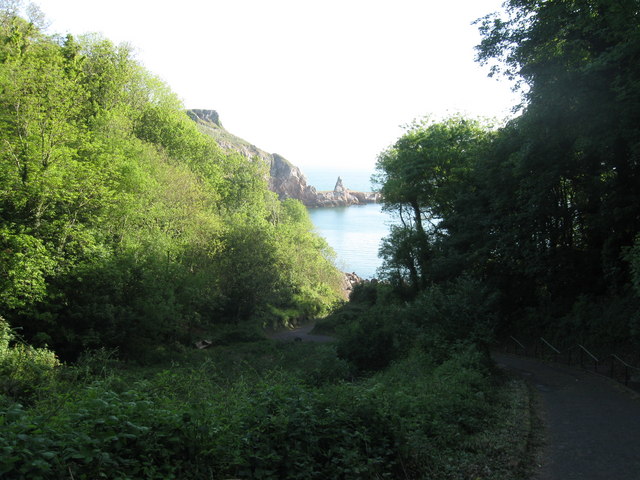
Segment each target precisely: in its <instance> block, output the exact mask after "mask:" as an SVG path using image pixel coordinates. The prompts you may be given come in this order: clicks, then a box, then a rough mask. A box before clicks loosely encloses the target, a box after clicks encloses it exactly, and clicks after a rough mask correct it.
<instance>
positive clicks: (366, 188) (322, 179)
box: [303, 169, 394, 279]
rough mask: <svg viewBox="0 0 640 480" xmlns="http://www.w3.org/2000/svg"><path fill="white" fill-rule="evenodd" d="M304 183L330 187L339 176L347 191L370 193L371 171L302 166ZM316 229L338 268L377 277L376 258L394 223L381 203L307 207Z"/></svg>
mask: <svg viewBox="0 0 640 480" xmlns="http://www.w3.org/2000/svg"><path fill="white" fill-rule="evenodd" d="M303 173H304V175H305V177H306V178H307V184H309V185H313V186H314V187H316V189H318V190H333V188H334V187H335V184H336V181H337V179H338V176H340V177H341V178H342V181H343V184H344V186H345V187H346V188H348V189H349V190H354V191H361V192H370V191H372V186H371V184H370V182H369V178H370V177H371V174H372V172H366V171H361V170H360V171H358V170H344V171H336V170H333V169H332V170H330V171H329V170H327V169H305V170H303ZM308 211H309V216H310V217H311V221H312V222H313V225H314V227H315V229H316V232H317V233H318V234H319V235H320V236H322V237H324V238H325V240H327V242H328V243H329V245H330V246H331V247H332V248H333V250H335V252H336V255H337V265H336V266H337V267H338V268H339V269H340V270H342V271H343V272H352V273H355V274H357V275H358V276H359V277H362V278H369V279H370V278H376V277H377V273H376V270H377V269H378V267H379V266H380V265H381V263H382V260H381V259H380V258H379V257H378V250H379V248H380V242H381V241H382V239H383V238H384V237H386V236H387V235H388V234H389V227H390V225H391V224H392V223H393V222H394V219H393V217H392V215H391V214H389V213H387V212H383V211H382V205H381V204H379V203H371V204H367V205H352V206H350V207H331V208H309V209H308Z"/></svg>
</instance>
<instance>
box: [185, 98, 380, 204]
mask: <svg viewBox="0 0 640 480" xmlns="http://www.w3.org/2000/svg"><path fill="white" fill-rule="evenodd" d="M187 114H188V115H189V117H190V118H191V119H192V120H193V121H195V122H196V123H197V124H198V126H199V127H200V130H201V131H202V132H204V133H206V134H207V135H210V136H211V137H213V138H214V139H215V140H216V142H217V143H218V145H220V147H222V148H223V149H224V150H227V151H232V152H237V153H239V154H241V155H242V156H244V157H246V158H247V159H249V160H250V161H261V162H264V163H266V164H267V165H269V179H268V181H269V189H270V190H271V191H273V192H275V193H277V194H278V197H280V199H281V200H284V199H287V198H295V199H297V200H300V201H301V202H302V203H303V204H304V205H306V206H307V207H343V206H350V205H361V204H365V203H374V202H377V201H379V194H377V193H369V192H352V191H350V190H349V189H347V188H345V187H344V185H343V184H342V179H341V178H340V177H338V181H337V182H336V186H335V188H334V190H333V191H332V192H318V191H317V190H316V188H315V187H313V186H311V185H307V179H306V178H305V176H304V175H303V174H302V172H301V171H300V169H299V168H298V167H296V166H295V165H293V164H292V163H291V162H289V161H288V160H287V159H285V158H284V157H282V156H280V155H278V154H277V153H267V152H265V151H264V150H261V149H259V148H258V147H256V146H255V145H252V144H250V143H249V142H247V141H245V140H243V139H241V138H239V137H236V136H235V135H233V134H231V133H229V132H228V131H227V130H225V129H224V127H223V126H222V124H221V123H220V117H219V115H218V112H216V111H215V110H200V109H198V110H189V111H187Z"/></svg>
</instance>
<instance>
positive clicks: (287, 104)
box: [35, 0, 518, 173]
mask: <svg viewBox="0 0 640 480" xmlns="http://www.w3.org/2000/svg"><path fill="white" fill-rule="evenodd" d="M35 3H37V4H38V5H39V6H40V8H41V9H42V11H43V13H44V14H45V16H46V19H47V20H48V22H49V24H50V26H49V28H48V30H47V32H48V33H52V34H53V33H58V34H66V33H72V34H74V35H76V36H77V35H80V34H83V33H89V32H98V33H102V34H103V35H104V36H105V37H107V38H109V39H110V40H112V41H113V42H114V43H122V42H126V43H128V44H130V45H131V46H132V47H133V48H134V51H135V53H136V58H137V60H138V61H139V62H140V63H142V64H143V65H144V66H145V67H146V68H147V69H148V70H150V71H151V72H153V73H154V74H156V75H157V76H159V77H160V78H161V79H162V80H164V81H165V82H166V83H167V84H168V85H169V86H170V87H171V89H172V90H173V91H174V92H176V93H177V94H178V96H179V97H180V98H181V99H182V100H183V101H184V104H185V106H186V107H187V108H204V109H212V110H217V111H218V113H219V115H220V120H221V122H222V124H223V125H224V127H225V128H226V129H227V130H229V131H230V132H231V133H233V134H235V135H238V136H240V137H242V138H244V139H245V140H247V141H249V142H251V143H253V144H254V145H256V146H258V147H259V148H262V149H263V150H266V151H268V152H272V153H274V152H275V153H279V154H280V155H282V156H284V157H285V158H287V159H288V160H290V161H291V162H292V163H294V164H295V165H297V166H299V167H300V168H301V169H302V170H303V172H304V170H305V168H316V169H317V168H320V167H322V168H326V169H328V170H335V171H338V173H339V172H340V171H341V170H367V171H371V172H372V171H373V170H374V166H375V162H376V158H377V156H378V154H379V153H380V152H381V151H382V150H384V149H385V148H387V147H388V146H389V145H391V144H393V143H394V142H395V140H396V139H397V138H398V137H399V136H400V135H402V132H403V128H402V126H403V125H407V124H409V123H410V122H411V121H412V120H414V119H417V118H421V117H423V116H425V115H431V116H433V117H435V118H442V117H444V116H446V115H448V114H453V113H463V114H466V115H470V116H486V117H495V118H498V119H503V118H505V117H507V116H509V115H510V112H511V108H512V106H513V105H515V104H516V103H517V101H518V96H517V94H515V93H513V92H512V91H511V85H510V84H509V83H508V82H507V81H506V80H504V79H501V80H497V79H495V78H488V77H487V73H488V68H487V67H483V66H481V65H479V64H478V63H476V62H475V61H474V56H475V51H474V46H475V45H477V44H478V43H479V42H480V35H479V33H478V29H477V25H472V22H473V21H474V20H475V19H477V18H479V17H482V16H484V15H486V14H489V13H491V12H494V11H497V10H499V8H500V5H501V3H502V0H321V1H318V0H206V1H205V0H180V1H176V0H173V1H165V0H109V1H94V0H36V2H35Z"/></svg>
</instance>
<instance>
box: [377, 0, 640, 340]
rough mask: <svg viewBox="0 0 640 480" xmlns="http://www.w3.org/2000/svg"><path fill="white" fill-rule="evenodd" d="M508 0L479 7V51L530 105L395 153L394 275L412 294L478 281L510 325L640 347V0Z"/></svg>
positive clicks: (388, 177)
mask: <svg viewBox="0 0 640 480" xmlns="http://www.w3.org/2000/svg"><path fill="white" fill-rule="evenodd" d="M505 6H506V13H505V14H504V16H500V15H497V14H496V15H490V16H487V17H485V18H484V19H481V20H480V30H481V32H482V34H483V41H482V43H481V44H480V45H479V46H478V59H479V60H480V61H481V62H484V63H487V64H491V65H492V72H493V73H500V72H502V73H504V74H506V75H507V76H509V77H510V78H513V79H516V80H518V81H519V82H520V85H521V86H522V90H523V106H522V110H521V114H520V115H519V116H518V117H516V118H514V119H512V120H511V121H509V122H508V123H507V124H506V125H505V126H503V127H502V128H499V129H492V128H489V126H487V125H482V124H481V123H478V122H477V121H473V120H469V119H464V118H461V117H452V118H448V119H445V120H443V121H438V122H433V121H432V122H426V123H422V124H416V125H413V126H411V127H410V128H409V130H408V131H407V133H406V134H405V135H404V136H403V137H402V138H400V139H399V140H398V141H397V142H396V144H395V145H393V146H392V147H391V148H390V149H389V150H387V151H385V152H383V153H382V154H381V155H380V157H379V161H378V175H377V179H378V180H379V181H380V183H381V191H382V193H383V196H384V199H385V205H386V207H387V208H389V209H394V210H396V211H399V212H400V213H401V215H402V218H403V222H402V226H401V227H397V228H395V229H394V230H393V232H392V234H391V236H390V237H389V238H388V239H387V240H386V242H385V244H384V246H383V248H382V250H381V254H382V255H383V258H384V259H385V265H384V267H383V270H382V272H381V273H382V274H383V275H384V276H385V277H386V278H388V279H389V280H391V281H392V282H394V284H395V285H396V287H397V288H398V289H399V290H402V291H404V292H405V295H408V296H412V295H416V292H418V291H423V290H425V289H428V288H430V287H431V286H432V285H434V284H436V285H437V284H442V285H446V284H449V283H450V282H456V281H457V279H459V278H464V277H469V278H473V279H475V280H476V281H477V282H479V283H481V284H482V285H484V287H485V289H486V291H487V294H488V295H490V296H491V297H492V298H493V299H494V301H495V312H496V314H497V315H498V318H499V324H498V333H501V334H517V335H519V334H521V333H522V334H524V332H528V333H535V332H537V333H540V332H542V331H545V332H547V333H549V334H550V335H552V336H557V337H558V339H559V341H562V340H567V341H568V340H569V339H574V340H575V339H581V340H585V339H589V340H591V342H592V343H597V344H600V346H604V345H605V344H616V345H618V346H622V345H627V346H632V345H635V346H637V345H638V344H640V329H639V328H638V326H639V325H640V317H639V315H638V311H640V310H639V309H638V307H639V306H640V302H639V298H638V295H637V285H638V280H637V279H638V243H637V241H635V239H636V237H637V235H638V233H639V232H640V198H639V197H638V195H640V163H639V162H638V154H639V150H638V146H639V145H640V129H639V128H638V125H639V124H640V122H639V121H638V120H639V119H638V115H639V112H640V109H639V108H638V105H639V104H640V89H639V88H638V85H639V83H638V82H639V79H640V67H639V66H638V62H637V53H638V48H640V41H639V37H638V32H640V24H639V18H640V17H639V16H638V11H639V8H640V6H639V4H638V2H637V1H621V0H572V1H542V0H510V1H507V2H506V4H505ZM407 213H408V214H407ZM632 285H635V286H636V290H635V291H634V290H633V289H632V288H631V287H632Z"/></svg>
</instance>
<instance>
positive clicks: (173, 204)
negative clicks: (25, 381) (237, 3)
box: [0, 2, 339, 358]
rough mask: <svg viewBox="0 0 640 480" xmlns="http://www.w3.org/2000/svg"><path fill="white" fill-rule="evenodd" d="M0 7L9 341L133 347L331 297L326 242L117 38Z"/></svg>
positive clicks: (293, 310) (276, 315)
mask: <svg viewBox="0 0 640 480" xmlns="http://www.w3.org/2000/svg"><path fill="white" fill-rule="evenodd" d="M14 3H15V2H13V3H11V5H14ZM14 6H15V5H14ZM3 8H4V10H3V11H2V12H0V314H2V315H3V316H4V317H5V318H6V319H7V321H8V322H9V323H10V325H12V326H13V327H15V328H18V327H19V328H21V329H22V330H21V331H20V333H21V335H23V336H24V337H25V338H27V339H30V340H31V341H33V342H35V344H40V345H44V344H45V343H46V344H48V345H50V346H52V347H54V349H55V350H56V352H58V353H59V354H60V355H62V356H64V357H66V358H73V357H76V356H77V355H78V354H79V353H80V352H82V351H83V350H85V349H90V348H97V347H108V348H112V347H118V348H119V349H120V352H121V354H122V355H125V356H133V355H136V356H141V355H145V354H146V353H147V352H150V351H152V350H157V349H158V348H167V347H168V348H172V347H173V345H175V343H176V342H180V341H183V340H188V339H189V336H190V334H191V333H192V332H194V331H196V330H197V331H199V332H201V331H204V330H211V329H215V328H216V327H217V326H218V325H220V324H224V323H228V322H238V321H242V320H246V319H248V318H254V319H255V318H260V319H261V321H262V322H266V323H270V322H274V323H277V322H281V321H287V320H289V319H291V318H297V317H302V316H314V315H317V314H319V313H321V312H323V311H325V310H326V309H327V308H328V307H329V306H330V305H331V304H332V303H333V302H334V301H335V300H336V299H337V298H338V292H339V273H338V272H337V270H336V269H335V268H334V266H333V265H332V262H331V258H332V257H331V253H330V251H329V248H328V246H327V245H326V243H325V242H324V241H323V240H322V239H320V238H319V237H317V236H316V235H315V234H313V233H312V225H311V222H310V220H309V218H308V216H307V214H306V210H305V209H304V207H303V206H302V205H301V204H299V203H297V202H295V201H292V200H290V201H286V202H280V201H278V200H277V198H276V197H275V195H274V194H272V193H271V192H269V191H268V189H267V184H266V176H267V174H268V173H267V171H266V169H267V166H265V165H263V164H262V163H261V162H260V161H257V160H256V161H254V162H248V161H246V160H245V159H244V158H243V157H241V156H239V155H233V154H227V153H223V152H222V151H221V149H220V148H219V147H218V146H217V145H216V143H215V142H214V141H213V140H212V139H210V138H208V137H207V136H205V135H203V134H201V133H200V132H199V131H198V129H197V126H196V125H195V123H193V122H192V121H191V120H190V119H189V118H188V117H187V116H186V114H185V112H184V111H183V107H182V105H181V103H180V102H179V101H178V99H177V98H176V96H175V95H174V94H173V93H172V92H170V91H169V89H168V88H167V87H166V85H164V84H163V83H162V82H160V81H159V80H158V79H157V78H155V77H153V76H152V75H151V74H149V73H148V72H147V71H145V70H144V69H143V68H142V67H141V66H140V65H139V64H138V63H137V62H136V61H135V59H134V58H133V56H132V54H131V51H130V49H129V48H128V47H126V46H114V45H113V44H112V43H111V42H109V41H108V40H105V39H103V38H100V37H97V36H91V35H89V36H84V37H82V38H80V39H76V38H74V37H72V36H71V35H69V36H67V37H65V38H60V37H57V36H48V35H45V34H43V33H42V32H41V31H40V30H39V29H38V28H37V27H36V25H34V23H33V22H31V21H27V20H24V19H23V18H21V17H19V16H17V15H16V14H15V10H13V9H12V8H9V7H7V6H6V5H5V6H4V7H3ZM163 345H164V347H162V346H163Z"/></svg>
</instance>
